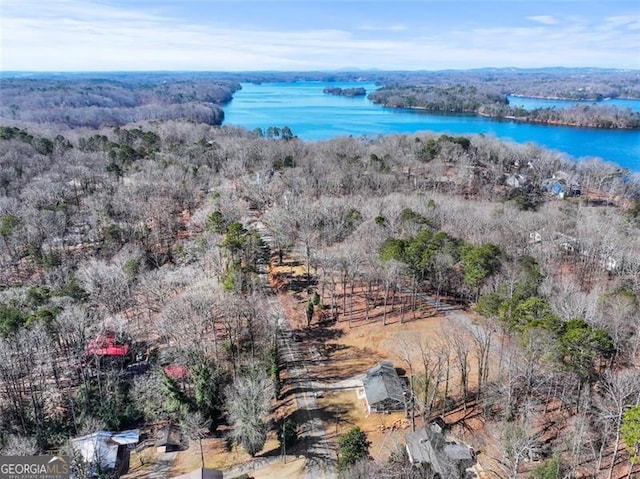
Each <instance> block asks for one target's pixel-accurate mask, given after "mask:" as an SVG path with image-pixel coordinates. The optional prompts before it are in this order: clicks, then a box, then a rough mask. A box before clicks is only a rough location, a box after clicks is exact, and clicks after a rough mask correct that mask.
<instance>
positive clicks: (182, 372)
mask: <svg viewBox="0 0 640 479" xmlns="http://www.w3.org/2000/svg"><path fill="white" fill-rule="evenodd" d="M162 370H163V371H164V373H165V374H166V375H167V376H169V377H171V378H173V379H187V378H188V377H189V371H188V370H187V368H185V367H184V366H180V365H178V364H167V365H166V366H165V367H164V368H162Z"/></svg>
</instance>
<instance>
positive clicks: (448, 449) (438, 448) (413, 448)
mask: <svg viewBox="0 0 640 479" xmlns="http://www.w3.org/2000/svg"><path fill="white" fill-rule="evenodd" d="M442 431H443V429H442V427H440V425H439V424H435V423H432V424H430V425H429V426H428V427H423V428H421V429H419V430H418V431H416V432H413V433H410V434H408V435H407V437H406V442H407V452H408V453H409V457H410V459H411V462H412V463H414V464H416V463H422V462H427V463H429V464H431V466H432V467H433V469H434V471H436V472H438V473H439V474H440V475H441V476H442V477H443V478H453V477H457V474H458V472H459V471H460V469H461V467H462V468H466V467H469V466H470V465H472V464H473V463H474V462H475V460H476V459H475V455H474V453H473V450H472V449H471V448H470V447H468V446H465V445H463V444H454V443H448V442H446V441H445V436H444V435H443V433H442ZM457 471H458V472H457Z"/></svg>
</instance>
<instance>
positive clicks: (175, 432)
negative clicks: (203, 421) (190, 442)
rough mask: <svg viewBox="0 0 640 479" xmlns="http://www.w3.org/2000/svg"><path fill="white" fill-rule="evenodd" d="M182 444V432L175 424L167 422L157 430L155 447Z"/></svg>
mask: <svg viewBox="0 0 640 479" xmlns="http://www.w3.org/2000/svg"><path fill="white" fill-rule="evenodd" d="M181 444H182V432H181V431H180V428H179V427H178V426H176V425H175V424H167V425H166V426H164V427H163V428H162V429H160V431H159V432H158V436H157V439H156V447H160V446H167V445H169V446H179V445H181Z"/></svg>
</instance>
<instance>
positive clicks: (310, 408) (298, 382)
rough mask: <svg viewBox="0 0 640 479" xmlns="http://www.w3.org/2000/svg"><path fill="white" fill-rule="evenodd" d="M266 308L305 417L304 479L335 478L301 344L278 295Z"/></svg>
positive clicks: (266, 236) (261, 229)
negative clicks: (275, 320) (275, 326)
mask: <svg viewBox="0 0 640 479" xmlns="http://www.w3.org/2000/svg"><path fill="white" fill-rule="evenodd" d="M251 226H252V227H254V228H255V229H256V231H257V232H258V234H259V235H260V237H261V238H262V240H263V241H264V242H265V243H267V244H268V245H269V246H272V247H273V244H274V240H273V236H272V235H271V233H270V232H269V229H268V228H267V226H266V225H264V224H263V223H262V222H261V221H259V220H254V221H252V222H251ZM265 280H266V278H265ZM269 306H270V308H269V309H270V310H271V311H270V312H271V314H274V315H276V317H277V318H278V346H279V348H280V352H281V359H282V362H283V363H284V368H285V369H286V371H287V377H288V379H287V385H289V386H290V388H291V390H292V394H293V395H294V399H295V403H296V409H297V410H298V411H300V413H299V417H302V418H304V422H303V423H302V424H299V425H298V428H299V429H298V430H299V433H300V440H302V441H304V442H303V444H304V447H305V451H304V455H305V457H306V458H307V463H306V465H305V472H306V477H307V478H308V479H329V478H334V477H337V472H336V461H335V456H336V454H335V452H334V451H333V450H332V448H331V447H330V445H329V441H328V439H327V434H326V431H325V428H324V422H323V421H322V419H321V417H320V414H321V411H320V410H319V409H318V405H317V403H316V396H315V394H316V391H317V390H318V387H317V384H316V383H315V382H314V381H312V380H311V378H310V377H309V371H308V370H307V367H306V363H305V360H304V356H303V355H302V351H301V350H300V346H301V344H300V343H298V342H296V341H294V340H293V333H292V332H291V328H290V327H289V324H288V323H287V320H286V317H285V314H284V311H283V310H282V306H281V305H280V302H279V301H278V298H277V296H275V295H272V296H270V297H269Z"/></svg>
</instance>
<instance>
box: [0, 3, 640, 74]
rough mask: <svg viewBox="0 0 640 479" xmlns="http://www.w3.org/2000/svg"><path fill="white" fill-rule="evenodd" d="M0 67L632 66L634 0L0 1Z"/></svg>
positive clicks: (637, 20) (635, 58)
mask: <svg viewBox="0 0 640 479" xmlns="http://www.w3.org/2000/svg"><path fill="white" fill-rule="evenodd" d="M0 8H1V9H2V10H1V16H2V24H1V25H0V28H1V30H2V49H1V51H0V64H1V66H2V69H3V70H4V71H10V70H26V71H114V70H116V71H127V70H136V71H141V70H218V71H224V70H226V71H237V70H318V69H319V70H332V69H343V68H350V67H353V68H362V69H369V68H377V69H408V70H439V69H448V68H455V69H465V68H479V67H510V66H512V67H522V68H530V67H548V66H569V67H578V66H590V67H614V68H633V69H640V1H638V0H633V1H622V2H616V1H607V0H602V1H590V0H556V1H553V2H538V1H530V0H529V1H525V0H502V1H495V2H487V1H480V0H476V1H458V0H448V1H436V0H399V1H398V0H397V1H393V2H392V1H364V0H361V1H351V2H347V1H313V0H297V1H284V0H283V1H279V0H278V1H276V0H262V1H244V0H235V1H222V0H198V1H194V0H184V1H180V0H171V1H169V0H42V1H40V0H2V6H1V7H0Z"/></svg>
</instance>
